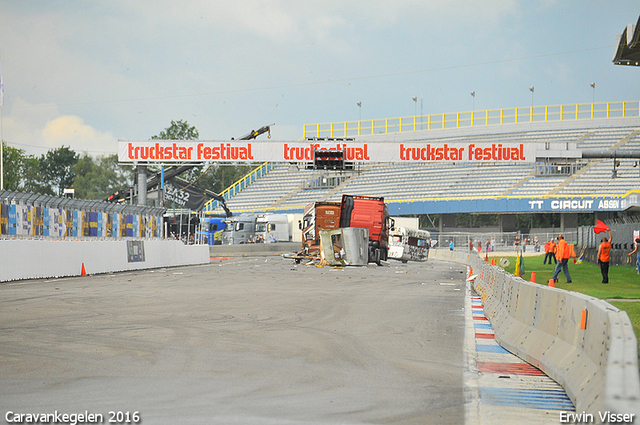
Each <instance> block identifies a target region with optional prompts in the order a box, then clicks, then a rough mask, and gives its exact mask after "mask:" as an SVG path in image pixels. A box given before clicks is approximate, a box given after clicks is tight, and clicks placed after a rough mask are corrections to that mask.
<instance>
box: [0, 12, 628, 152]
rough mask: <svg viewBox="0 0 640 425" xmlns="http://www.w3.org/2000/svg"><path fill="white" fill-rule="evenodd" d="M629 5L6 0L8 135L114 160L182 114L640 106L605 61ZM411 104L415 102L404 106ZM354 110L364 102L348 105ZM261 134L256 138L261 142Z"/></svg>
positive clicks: (235, 123) (291, 124)
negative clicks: (121, 144) (124, 146)
mask: <svg viewBox="0 0 640 425" xmlns="http://www.w3.org/2000/svg"><path fill="white" fill-rule="evenodd" d="M639 14H640V3H639V2H638V1H637V0H615V1H604V0H598V1H595V0H579V1H578V0H575V1H572V0H533V1H532V0H526V1H519V0H336V1H334V0H322V1H305V0H233V1H203V0H202V1H197V0H180V1H175V0H174V1H156V0H86V1H80V0H77V1H73V0H64V1H62V0H59V1H58V0H49V1H35V0H0V64H1V66H2V72H3V82H4V89H5V98H4V107H3V109H2V138H3V139H4V140H5V141H6V142H7V143H8V144H9V146H13V147H17V148H21V149H24V150H25V151H26V152H27V153H30V154H35V155H40V154H43V153H45V152H46V151H47V150H49V149H51V148H56V147H60V146H63V145H64V146H71V148H72V149H74V150H76V151H77V152H88V153H89V154H91V155H94V156H95V155H104V154H113V153H117V140H118V139H149V138H150V137H151V136H154V135H156V134H158V133H160V132H161V131H162V130H163V129H165V128H166V127H168V126H169V125H170V123H171V120H186V121H187V122H188V123H189V124H191V125H193V126H195V127H196V128H197V129H198V131H199V132H200V139H230V138H231V137H239V136H242V135H244V134H245V133H247V132H249V131H250V130H252V129H257V128H259V127H261V126H263V125H267V124H273V123H275V126H274V127H273V131H272V139H275V140H287V139H288V140H295V139H298V138H300V137H301V136H302V126H303V124H306V123H319V122H320V123H324V122H332V121H352V120H357V119H358V118H359V114H360V113H362V118H363V119H371V118H391V117H398V116H410V115H413V114H414V111H417V113H418V114H420V113H421V112H422V113H424V114H428V113H443V112H456V111H469V110H471V109H472V108H473V107H474V105H473V98H472V97H471V95H470V92H471V91H475V92H476V96H475V109H476V110H479V109H497V108H507V107H515V106H530V105H531V100H532V99H531V92H530V91H529V87H531V86H533V87H535V91H534V103H535V104H536V105H555V104H567V103H590V102H591V101H592V96H593V89H592V88H591V87H590V84H591V83H592V82H595V83H596V89H595V100H596V102H606V101H622V100H636V101H637V100H640V69H639V68H637V67H626V66H615V65H613V63H612V62H611V59H612V57H613V54H614V49H615V36H616V34H617V33H620V32H622V30H623V29H624V28H625V26H626V25H627V24H630V23H633V24H635V23H636V22H637V20H638V16H639ZM414 96H416V97H417V98H418V101H417V102H414V101H413V100H412V98H413V97H414ZM358 102H362V108H361V110H360V108H359V107H358V106H357V103H358ZM263 137H264V136H263Z"/></svg>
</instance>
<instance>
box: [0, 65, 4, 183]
mask: <svg viewBox="0 0 640 425" xmlns="http://www.w3.org/2000/svg"><path fill="white" fill-rule="evenodd" d="M0 59H2V52H0ZM3 107H4V85H3V82H2V64H0V190H4V139H3V138H2V108H3Z"/></svg>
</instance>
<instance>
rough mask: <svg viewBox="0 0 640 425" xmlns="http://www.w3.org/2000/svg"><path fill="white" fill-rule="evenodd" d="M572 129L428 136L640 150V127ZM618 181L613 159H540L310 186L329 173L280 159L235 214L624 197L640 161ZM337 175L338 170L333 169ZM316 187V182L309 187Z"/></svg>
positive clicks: (353, 177)
mask: <svg viewBox="0 0 640 425" xmlns="http://www.w3.org/2000/svg"><path fill="white" fill-rule="evenodd" d="M630 124H631V125H630V126H620V125H615V126H611V127H602V126H595V125H594V127H591V128H589V127H586V128H574V129H571V128H569V129H566V128H561V129H555V128H547V129H545V128H541V129H539V130H533V129H529V130H527V131H513V132H496V133H494V134H490V133H489V134H477V135H474V134H452V135H450V136H449V135H446V130H444V131H443V133H441V134H445V135H444V136H440V137H437V138H435V139H434V138H430V139H429V140H430V141H432V142H433V141H436V142H439V143H443V142H447V141H452V142H453V141H455V142H463V143H504V142H515V141H517V142H519V143H545V142H551V143H557V142H573V143H576V144H577V148H578V149H595V150H609V149H640V124H639V121H638V120H632V121H631V122H630ZM418 133H419V132H416V133H411V132H404V133H402V137H403V140H406V141H417V140H423V139H421V138H420V136H421V135H420V134H418ZM619 161H620V165H619V166H618V168H617V178H612V169H613V160H612V159H594V160H589V161H587V160H579V164H580V166H579V167H578V168H581V169H580V170H579V171H577V172H576V173H575V174H573V175H548V176H541V175H539V173H536V170H537V169H538V168H539V167H541V166H542V164H531V163H529V164H516V163H513V164H496V163H489V164H470V163H446V164H436V163H420V164H389V163H386V164H369V165H365V166H362V167H361V168H358V169H357V170H354V171H349V172H345V174H347V175H348V176H350V178H348V179H347V180H346V181H345V182H344V183H342V184H341V185H340V186H339V187H336V188H326V187H324V188H317V189H314V188H310V187H309V186H310V183H311V182H313V181H314V180H315V179H319V178H322V176H323V175H327V172H322V171H318V170H305V169H300V170H298V169H296V168H295V167H292V166H291V165H290V164H274V167H273V169H272V170H271V171H269V172H268V173H266V174H265V175H264V176H263V177H261V178H259V179H257V180H256V181H255V182H254V183H252V184H250V185H248V187H246V188H245V189H244V190H242V191H241V192H239V193H238V194H237V195H235V196H234V197H232V198H231V199H230V200H229V201H228V202H227V204H228V206H229V207H230V208H231V210H232V211H238V212H240V211H249V210H253V211H260V210H282V211H294V210H297V211H301V210H302V209H303V208H304V206H305V205H307V204H309V203H312V202H314V201H321V200H324V201H339V200H340V198H341V196H342V194H343V193H349V194H354V195H371V196H384V197H385V199H387V200H393V201H411V200H417V199H434V198H435V199H438V198H482V197H502V196H518V197H527V196H528V197H531V196H534V197H535V196H546V195H577V196H580V195H587V194H589V195H600V194H606V195H622V194H624V193H627V192H628V191H629V190H631V189H637V188H638V187H639V186H640V185H639V183H640V166H636V167H634V163H636V161H635V160H632V159H620V160H619ZM331 173H338V172H330V174H331ZM311 186H312V185H311Z"/></svg>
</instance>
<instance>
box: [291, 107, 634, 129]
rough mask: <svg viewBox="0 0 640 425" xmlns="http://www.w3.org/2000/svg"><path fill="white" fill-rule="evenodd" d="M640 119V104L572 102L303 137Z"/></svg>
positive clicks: (352, 125)
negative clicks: (534, 123) (571, 121)
mask: <svg viewBox="0 0 640 425" xmlns="http://www.w3.org/2000/svg"><path fill="white" fill-rule="evenodd" d="M638 117H640V101H625V102H599V103H572V104H566V105H550V106H525V107H517V108H504V109H487V110H478V111H468V112H447V113H443V114H429V115H415V116H408V117H396V118H381V119H372V120H360V121H343V122H333V123H320V124H305V125H304V127H303V134H304V136H303V137H304V138H307V137H352V136H363V135H370V134H385V133H403V132H409V131H420V130H441V129H447V128H461V127H476V126H489V125H501V124H521V123H533V122H546V121H568V120H585V119H594V118H638Z"/></svg>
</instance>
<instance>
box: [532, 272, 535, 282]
mask: <svg viewBox="0 0 640 425" xmlns="http://www.w3.org/2000/svg"><path fill="white" fill-rule="evenodd" d="M531 283H536V272H531Z"/></svg>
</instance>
